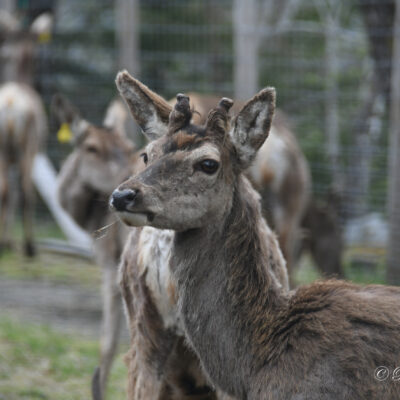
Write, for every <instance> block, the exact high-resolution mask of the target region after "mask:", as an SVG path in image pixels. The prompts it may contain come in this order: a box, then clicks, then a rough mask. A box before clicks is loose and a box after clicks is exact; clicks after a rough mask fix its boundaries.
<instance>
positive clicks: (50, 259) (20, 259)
mask: <svg viewBox="0 0 400 400" xmlns="http://www.w3.org/2000/svg"><path fill="white" fill-rule="evenodd" d="M2 276H3V277H5V278H10V279H38V280H48V281H52V282H56V283H57V282H62V283H66V284H80V285H88V286H95V287H98V286H99V285H100V283H101V268H100V267H99V266H97V265H96V264H94V263H93V262H91V261H88V260H84V259H81V258H78V257H73V256H63V255H60V254H53V253H45V252H41V253H40V254H38V256H37V257H35V258H34V259H32V260H31V259H28V258H26V257H25V256H24V255H23V254H21V252H11V251H9V252H5V253H3V254H2V255H1V256H0V277H2ZM0 400H1V399H0Z"/></svg>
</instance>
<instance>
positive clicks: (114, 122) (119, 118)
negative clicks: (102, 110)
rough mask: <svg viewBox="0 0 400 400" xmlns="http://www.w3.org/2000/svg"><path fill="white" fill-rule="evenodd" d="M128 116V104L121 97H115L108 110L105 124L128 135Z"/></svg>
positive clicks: (119, 132) (117, 131)
mask: <svg viewBox="0 0 400 400" xmlns="http://www.w3.org/2000/svg"><path fill="white" fill-rule="evenodd" d="M127 118H128V110H127V109H126V105H125V104H124V103H123V102H122V101H121V100H120V99H115V100H113V101H112V102H111V103H110V104H109V106H108V108H107V110H106V115H105V117H104V121H103V125H104V126H105V127H106V128H109V129H113V130H114V131H115V132H116V133H117V134H118V135H120V136H123V137H126V130H125V123H126V120H127Z"/></svg>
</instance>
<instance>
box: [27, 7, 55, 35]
mask: <svg viewBox="0 0 400 400" xmlns="http://www.w3.org/2000/svg"><path fill="white" fill-rule="evenodd" d="M53 25H54V17H53V15H52V14H51V13H50V12H45V13H42V14H40V15H39V16H38V17H36V18H35V19H34V20H33V22H32V23H31V26H30V28H29V30H30V31H31V33H33V34H34V35H37V36H38V37H39V39H40V40H43V41H47V40H49V39H50V35H51V31H52V29H53Z"/></svg>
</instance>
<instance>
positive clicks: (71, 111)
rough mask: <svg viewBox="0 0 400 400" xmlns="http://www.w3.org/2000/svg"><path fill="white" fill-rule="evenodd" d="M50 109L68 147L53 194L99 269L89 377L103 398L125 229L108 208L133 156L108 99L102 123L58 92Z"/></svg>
mask: <svg viewBox="0 0 400 400" xmlns="http://www.w3.org/2000/svg"><path fill="white" fill-rule="evenodd" d="M52 108H53V112H54V114H55V115H56V117H57V119H58V121H59V122H60V123H68V124H69V126H70V129H71V131H72V133H73V143H74V149H73V151H72V153H71V154H70V155H69V156H68V158H67V160H66V161H65V163H64V165H63V166H62V168H61V171H60V174H59V178H58V185H59V186H58V197H59V200H60V203H61V205H62V207H63V208H64V209H65V210H66V211H67V212H68V213H69V214H70V215H71V217H72V218H73V219H74V220H75V221H76V222H77V223H78V224H79V225H80V226H81V227H82V228H83V229H84V230H85V231H86V232H88V233H89V234H93V233H94V232H96V231H97V230H99V229H100V230H101V229H102V228H104V227H106V228H104V229H103V230H101V231H100V232H99V233H98V234H97V236H96V237H95V238H94V242H93V247H94V255H95V260H96V262H97V264H98V265H99V266H101V268H102V274H103V276H102V283H103V317H102V333H101V344H100V366H99V369H98V371H97V372H96V373H95V375H94V378H93V398H94V399H96V400H98V399H104V395H105V390H106V384H107V379H108V375H109V372H110V369H111V365H112V361H113V358H114V356H115V352H116V349H117V345H118V339H119V334H120V328H121V315H122V303H121V294H120V290H119V287H118V281H117V276H118V264H119V260H120V256H121V253H122V248H123V245H124V243H125V239H126V236H127V233H128V232H127V229H126V227H124V226H123V225H122V224H121V223H120V222H119V221H117V220H116V218H115V216H113V215H112V214H111V213H110V212H109V210H108V198H109V196H110V193H111V192H112V188H113V186H115V184H118V183H119V182H121V181H122V180H123V179H124V178H125V177H126V176H129V175H130V174H131V173H132V172H133V170H132V169H131V167H132V165H134V163H135V162H136V160H137V156H136V154H135V151H134V150H135V149H134V146H133V144H132V143H131V141H130V140H129V139H128V138H127V137H126V134H125V130H124V122H125V119H126V116H127V111H126V109H125V106H124V104H123V103H122V102H121V101H119V100H118V101H114V102H112V103H111V105H110V107H109V108H108V110H107V112H106V117H105V119H104V123H103V126H101V127H97V126H95V125H93V124H91V123H89V122H88V121H86V120H84V119H83V118H82V117H81V116H80V114H79V112H78V111H77V110H76V109H75V107H73V106H72V105H71V104H70V103H69V102H68V101H67V100H66V99H65V98H64V97H61V96H55V97H54V99H53V104H52Z"/></svg>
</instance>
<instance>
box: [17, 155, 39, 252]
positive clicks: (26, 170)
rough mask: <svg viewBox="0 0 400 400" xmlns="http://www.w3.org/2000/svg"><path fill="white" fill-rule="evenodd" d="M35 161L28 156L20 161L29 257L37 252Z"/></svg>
mask: <svg viewBox="0 0 400 400" xmlns="http://www.w3.org/2000/svg"><path fill="white" fill-rule="evenodd" d="M32 164H33V162H32V161H30V160H27V159H26V158H25V159H23V160H21V162H20V178H19V179H20V186H21V191H20V192H21V207H22V224H23V228H24V252H25V255H27V256H28V257H33V256H34V255H35V253H36V251H35V246H34V244H33V227H32V224H33V208H34V188H33V183H32V178H31V173H32Z"/></svg>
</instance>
